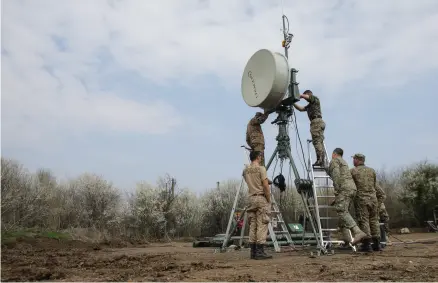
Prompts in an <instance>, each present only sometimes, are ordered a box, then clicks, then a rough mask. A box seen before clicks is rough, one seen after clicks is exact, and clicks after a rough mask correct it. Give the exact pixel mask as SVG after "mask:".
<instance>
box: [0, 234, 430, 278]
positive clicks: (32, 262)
mask: <svg viewBox="0 0 438 283" xmlns="http://www.w3.org/2000/svg"><path fill="white" fill-rule="evenodd" d="M395 236H396V237H397V238H399V239H400V240H403V241H407V240H419V239H420V240H425V239H429V240H431V241H429V242H428V243H422V244H421V243H415V244H414V243H412V244H396V243H394V244H393V245H392V246H388V247H386V249H385V250H384V251H383V252H377V253H369V254H364V253H356V254H352V253H351V252H349V251H336V252H335V254H334V255H330V256H321V257H316V258H312V257H310V256H309V255H310V252H309V250H301V249H300V248H298V247H297V248H298V249H299V250H296V251H287V252H283V253H275V254H274V258H273V259H271V260H259V261H257V260H250V259H248V256H249V250H247V249H243V250H240V251H234V250H233V251H229V252H226V253H214V248H192V247H191V243H170V244H150V245H146V246H131V247H114V246H113V247H111V246H108V245H107V246H102V245H101V246H96V245H90V244H85V243H80V242H65V241H58V240H53V239H34V240H33V241H32V242H29V240H25V241H23V240H22V241H18V242H16V243H15V244H13V245H8V246H2V254H1V256H2V258H1V280H2V281H40V280H43V281H159V282H163V281H197V282H199V281H245V282H253V281H411V282H412V281H416V282H418V281H438V234H437V233H424V234H409V235H395ZM392 241H393V242H397V241H398V240H396V239H394V238H392ZM271 253H272V252H271Z"/></svg>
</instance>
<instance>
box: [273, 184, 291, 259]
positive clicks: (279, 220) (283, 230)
mask: <svg viewBox="0 0 438 283" xmlns="http://www.w3.org/2000/svg"><path fill="white" fill-rule="evenodd" d="M271 186H272V185H271ZM272 215H275V216H272ZM278 224H280V227H279V228H280V230H274V228H277V227H278ZM268 230H269V235H270V237H271V241H272V243H273V245H274V250H275V251H276V252H281V248H280V245H279V243H278V238H277V235H279V236H283V237H285V238H286V242H287V244H288V245H289V246H291V247H292V248H294V247H295V246H294V243H293V241H292V236H291V235H290V233H289V229H288V228H287V225H286V222H284V219H283V215H282V214H281V211H280V208H279V206H278V204H277V202H276V201H275V198H274V195H273V194H272V190H271V221H270V222H269V224H268ZM279 238H281V237H279Z"/></svg>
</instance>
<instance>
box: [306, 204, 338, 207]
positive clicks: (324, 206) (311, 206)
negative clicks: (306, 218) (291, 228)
mask: <svg viewBox="0 0 438 283" xmlns="http://www.w3.org/2000/svg"><path fill="white" fill-rule="evenodd" d="M318 207H319V208H335V207H334V206H331V205H325V204H324V205H318ZM309 208H316V205H309Z"/></svg>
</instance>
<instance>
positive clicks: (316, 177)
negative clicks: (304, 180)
mask: <svg viewBox="0 0 438 283" xmlns="http://www.w3.org/2000/svg"><path fill="white" fill-rule="evenodd" d="M324 178H326V179H331V178H330V176H328V175H326V176H313V179H324Z"/></svg>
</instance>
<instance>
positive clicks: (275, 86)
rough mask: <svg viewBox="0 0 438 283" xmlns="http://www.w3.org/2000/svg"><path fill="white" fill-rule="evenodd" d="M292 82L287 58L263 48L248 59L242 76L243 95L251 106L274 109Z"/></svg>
mask: <svg viewBox="0 0 438 283" xmlns="http://www.w3.org/2000/svg"><path fill="white" fill-rule="evenodd" d="M289 83H290V68H289V63H288V60H287V58H286V57H285V56H284V55H283V54H281V53H278V52H272V51H270V50H267V49H261V50H259V51H257V52H256V53H254V54H253V55H252V56H251V58H250V59H249V60H248V62H247V63H246V66H245V70H244V72H243V76H242V96H243V100H245V103H246V104H247V105H248V106H250V107H260V108H263V109H272V108H275V107H277V106H278V104H280V102H281V101H282V100H283V98H284V97H285V94H286V92H287V90H288V87H289Z"/></svg>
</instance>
